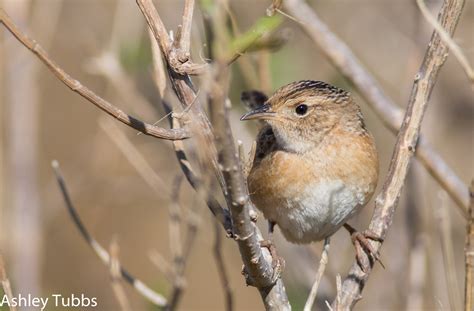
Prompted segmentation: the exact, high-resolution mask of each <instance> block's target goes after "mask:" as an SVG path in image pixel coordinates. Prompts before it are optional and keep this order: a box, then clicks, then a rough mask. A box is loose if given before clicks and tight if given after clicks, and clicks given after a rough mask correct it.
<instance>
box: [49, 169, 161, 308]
mask: <svg viewBox="0 0 474 311" xmlns="http://www.w3.org/2000/svg"><path fill="white" fill-rule="evenodd" d="M51 166H52V167H53V170H54V174H55V175H56V180H57V182H58V185H59V188H60V190H61V194H62V196H63V198H64V202H65V203H66V208H67V210H68V212H69V215H70V216H71V218H72V221H73V222H74V225H76V227H77V229H78V230H79V232H80V234H81V236H82V238H83V239H84V240H85V241H86V242H87V244H88V245H89V246H90V247H91V248H92V249H93V250H94V252H95V254H96V255H97V256H98V257H99V258H100V260H102V262H103V263H104V264H105V265H107V266H110V264H111V256H110V255H109V253H108V252H107V250H106V249H105V248H103V247H102V245H100V244H99V242H97V241H96V240H95V239H94V238H93V237H92V235H91V234H90V233H89V231H87V229H86V227H85V226H84V224H83V223H82V220H81V218H80V217H79V214H78V213H77V211H76V208H75V207H74V205H73V203H72V200H71V197H70V196H69V192H68V190H67V187H66V183H65V181H64V178H63V176H62V174H61V171H60V169H59V163H58V162H57V161H56V160H55V161H53V162H52V163H51ZM120 276H121V277H122V278H123V279H124V280H125V281H126V282H127V283H129V284H130V285H131V286H132V287H133V288H134V289H135V290H136V291H137V292H138V293H139V294H140V295H142V296H143V297H145V298H146V299H148V300H149V301H150V302H151V303H153V304H155V305H157V306H160V307H163V306H165V305H166V299H165V298H164V297H163V296H162V295H160V294H158V293H156V292H155V291H153V290H152V289H151V288H149V287H148V286H147V285H145V283H143V282H142V281H140V280H138V279H136V278H135V277H134V276H132V275H131V274H130V273H129V272H128V271H127V270H125V269H124V268H123V267H120Z"/></svg>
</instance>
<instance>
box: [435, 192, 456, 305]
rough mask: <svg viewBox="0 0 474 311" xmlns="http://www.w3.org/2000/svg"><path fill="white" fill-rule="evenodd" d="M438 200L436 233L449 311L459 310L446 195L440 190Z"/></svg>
mask: <svg viewBox="0 0 474 311" xmlns="http://www.w3.org/2000/svg"><path fill="white" fill-rule="evenodd" d="M438 198H439V204H437V205H438V206H437V208H436V210H435V216H436V218H437V221H438V233H439V240H440V244H441V252H442V254H443V265H444V276H445V278H446V288H447V292H448V301H449V306H450V309H451V310H461V296H460V293H461V291H460V290H459V284H458V279H457V277H456V264H455V260H454V254H455V253H454V249H453V242H452V241H453V237H452V235H451V225H450V223H451V221H450V217H449V211H448V210H447V206H446V205H447V204H446V203H447V202H446V201H447V195H446V193H445V192H444V191H442V190H441V191H440V193H439V195H438Z"/></svg>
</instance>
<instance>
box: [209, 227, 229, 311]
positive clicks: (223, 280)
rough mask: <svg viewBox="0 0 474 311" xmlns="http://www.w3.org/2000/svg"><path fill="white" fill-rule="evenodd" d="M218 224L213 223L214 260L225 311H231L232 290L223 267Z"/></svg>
mask: <svg viewBox="0 0 474 311" xmlns="http://www.w3.org/2000/svg"><path fill="white" fill-rule="evenodd" d="M221 234H222V233H221V230H220V226H219V223H218V222H217V221H214V248H213V250H214V252H213V253H214V260H215V261H216V265H217V272H218V273H219V279H220V281H221V285H222V288H223V289H224V297H225V309H226V311H232V310H233V309H234V305H233V295H232V289H231V288H230V282H229V275H228V273H227V269H226V267H225V262H224V258H223V256H222V235H221Z"/></svg>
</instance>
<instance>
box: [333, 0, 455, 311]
mask: <svg viewBox="0 0 474 311" xmlns="http://www.w3.org/2000/svg"><path fill="white" fill-rule="evenodd" d="M462 7H463V1H458V0H447V1H445V2H444V4H443V6H442V8H441V11H440V15H439V21H440V23H441V25H443V27H444V28H445V29H446V30H447V31H448V32H449V33H450V34H453V33H454V29H455V27H456V25H457V23H458V21H459V18H460V15H461V12H462ZM447 55H448V47H447V46H446V45H445V44H444V43H443V42H442V41H441V39H440V37H439V35H438V34H437V33H434V34H433V36H432V37H431V40H430V43H429V44H428V49H427V51H426V53H425V58H424V60H423V63H422V65H421V67H420V69H419V71H418V73H417V75H416V77H415V81H414V84H413V89H412V93H411V96H410V100H409V102H408V106H407V110H406V114H405V117H404V120H403V123H402V126H401V128H400V132H399V134H398V136H397V142H396V145H395V149H394V153H393V156H392V162H391V164H390V168H389V172H388V176H387V179H386V181H385V184H384V185H383V188H382V192H381V193H380V194H379V195H378V197H377V199H376V200H375V210H374V215H373V217H372V220H371V223H370V226H369V230H371V231H372V232H374V233H375V234H377V235H378V236H379V237H381V238H382V239H384V238H385V237H386V235H387V232H388V229H389V227H390V225H391V223H392V220H393V216H394V213H395V209H396V207H397V203H398V199H399V197H400V193H401V191H402V188H403V185H404V183H405V178H406V176H407V172H408V168H409V164H410V160H411V158H412V157H413V155H414V153H415V149H416V144H417V140H418V136H419V133H420V127H421V122H422V120H423V115H424V112H425V110H426V106H427V103H428V100H429V97H430V94H431V91H432V90H433V87H434V84H435V82H436V79H437V77H438V73H439V70H440V68H441V66H442V65H443V64H444V62H445V60H446V56H447ZM371 244H372V247H374V250H375V252H378V251H379V250H380V247H381V245H382V243H378V242H371ZM364 261H365V263H363V264H364V265H365V266H366V267H367V272H366V273H364V272H363V271H362V270H361V269H360V266H359V264H358V263H357V261H356V262H354V264H353V265H352V268H351V270H350V271H349V275H348V276H347V277H346V279H345V280H344V283H343V287H342V297H341V303H340V305H338V307H342V308H343V309H349V308H352V307H354V305H355V304H356V302H357V301H358V300H359V299H360V297H361V294H362V290H363V288H364V285H365V283H366V282H367V280H368V277H369V275H370V272H371V269H372V267H373V262H369V259H368V258H367V257H365V260H364ZM334 304H335V303H334V302H333V306H334Z"/></svg>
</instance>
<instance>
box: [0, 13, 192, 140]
mask: <svg viewBox="0 0 474 311" xmlns="http://www.w3.org/2000/svg"><path fill="white" fill-rule="evenodd" d="M0 23H2V24H3V25H4V26H5V27H6V28H7V29H8V31H10V32H11V34H12V35H13V36H14V37H15V38H16V39H17V40H18V41H19V42H20V43H21V44H23V45H24V46H25V47H26V48H27V49H28V50H30V51H31V52H33V53H34V54H35V55H36V56H37V57H38V58H39V59H40V60H41V61H42V62H43V64H45V65H46V67H48V69H49V70H50V71H51V72H52V73H53V74H54V75H55V76H56V77H57V78H58V79H59V80H60V81H61V82H62V83H64V84H65V85H66V86H67V87H68V88H69V89H70V90H72V91H73V92H76V93H78V94H79V95H81V96H82V97H83V98H85V99H87V100H88V101H89V102H90V103H92V104H94V105H95V106H96V107H98V108H99V109H101V110H103V111H105V112H106V113H108V114H109V115H111V116H113V117H114V118H116V119H117V120H119V121H120V122H122V123H124V124H126V125H128V126H130V127H132V128H134V129H135V130H137V131H140V132H142V133H143V134H146V135H150V136H153V137H156V138H161V139H168V140H179V139H185V138H189V137H190V134H189V133H188V131H186V130H185V129H180V130H173V129H164V128H161V127H157V126H154V125H151V124H148V123H145V122H143V121H141V120H139V119H137V118H134V117H132V116H130V115H128V114H126V113H125V112H123V111H122V110H120V109H119V108H117V107H115V106H114V105H112V104H111V103H109V102H108V101H106V100H105V99H103V98H101V97H100V96H98V95H97V94H95V93H94V92H93V91H91V90H90V89H88V88H87V87H86V86H83V85H82V84H81V82H79V81H78V80H75V79H74V78H72V77H71V76H70V75H68V74H67V73H66V72H65V71H64V70H63V69H62V68H61V67H59V66H58V65H57V64H56V63H55V62H53V61H52V60H51V59H50V58H49V56H48V54H47V53H46V51H45V50H44V49H43V48H42V47H41V46H40V45H39V44H38V43H36V42H35V41H34V40H33V39H31V38H29V37H28V36H27V35H26V34H24V33H23V32H22V31H21V30H20V29H19V28H18V27H17V26H16V25H15V23H13V21H12V20H11V19H10V17H9V16H8V15H7V14H6V13H5V12H4V11H3V10H2V9H1V8H0Z"/></svg>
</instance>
